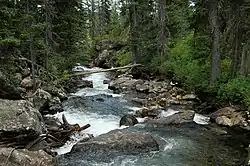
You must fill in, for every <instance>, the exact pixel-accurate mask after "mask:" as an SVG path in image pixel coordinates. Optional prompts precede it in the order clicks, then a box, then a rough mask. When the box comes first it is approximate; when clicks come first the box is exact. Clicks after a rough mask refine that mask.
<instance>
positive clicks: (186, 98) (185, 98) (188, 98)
mask: <svg viewBox="0 0 250 166" xmlns="http://www.w3.org/2000/svg"><path fill="white" fill-rule="evenodd" d="M182 100H198V97H197V96H196V95H195V94H187V95H184V96H182Z"/></svg>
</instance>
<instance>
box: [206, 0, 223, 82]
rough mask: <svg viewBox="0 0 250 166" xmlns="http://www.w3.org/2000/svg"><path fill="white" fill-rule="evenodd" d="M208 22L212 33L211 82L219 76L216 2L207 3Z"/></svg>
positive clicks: (214, 0) (218, 30) (213, 0)
mask: <svg viewBox="0 0 250 166" xmlns="http://www.w3.org/2000/svg"><path fill="white" fill-rule="evenodd" d="M209 5H210V6H209V22H210V26H211V33H212V39H213V43H212V73H211V79H212V81H216V80H217V79H218V78H219V76H220V61H221V57H220V29H219V22H218V2H217V0H210V1H209Z"/></svg>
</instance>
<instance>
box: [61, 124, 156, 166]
mask: <svg viewBox="0 0 250 166" xmlns="http://www.w3.org/2000/svg"><path fill="white" fill-rule="evenodd" d="M158 150H159V145H158V143H157V142H156V141H155V140H154V138H153V137H152V136H151V135H149V134H146V133H142V132H135V131H129V130H125V129H123V130H113V131H110V132H108V133H106V134H102V135H99V136H97V137H95V138H92V139H90V140H89V141H87V142H79V143H77V144H76V145H74V147H73V148H72V151H71V152H70V153H68V154H65V155H61V156H58V158H57V159H58V160H57V162H58V163H59V165H65V166H66V165H84V164H83V162H84V161H87V160H92V159H93V158H94V160H95V161H97V162H111V161H112V160H113V159H114V158H115V157H118V156H120V155H136V154H141V153H147V152H150V151H158Z"/></svg>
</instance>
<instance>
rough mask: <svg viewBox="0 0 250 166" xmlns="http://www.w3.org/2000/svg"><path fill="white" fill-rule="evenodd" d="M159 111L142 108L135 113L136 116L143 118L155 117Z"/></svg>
mask: <svg viewBox="0 0 250 166" xmlns="http://www.w3.org/2000/svg"><path fill="white" fill-rule="evenodd" d="M160 113H161V111H160V110H159V109H157V108H153V109H149V108H143V109H140V110H137V111H136V115H137V116H139V117H141V118H144V117H157V116H158V115H159V114H160Z"/></svg>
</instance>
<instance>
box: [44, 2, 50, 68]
mask: <svg viewBox="0 0 250 166" xmlns="http://www.w3.org/2000/svg"><path fill="white" fill-rule="evenodd" d="M44 4H45V23H46V30H45V45H46V51H45V58H44V68H45V69H48V61H49V60H48V59H49V51H48V49H49V36H48V34H49V28H48V23H49V21H48V1H47V0H44Z"/></svg>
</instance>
